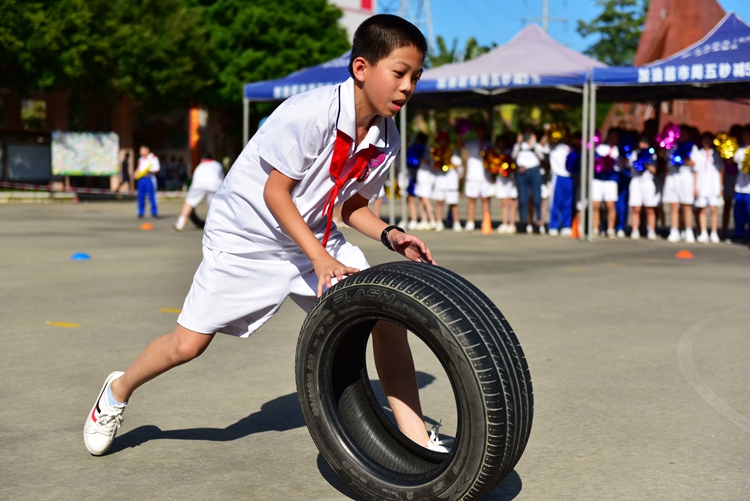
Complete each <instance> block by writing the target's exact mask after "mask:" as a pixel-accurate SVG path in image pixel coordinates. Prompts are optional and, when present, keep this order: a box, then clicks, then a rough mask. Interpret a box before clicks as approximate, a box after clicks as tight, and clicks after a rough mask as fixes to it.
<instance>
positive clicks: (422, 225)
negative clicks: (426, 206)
mask: <svg viewBox="0 0 750 501" xmlns="http://www.w3.org/2000/svg"><path fill="white" fill-rule="evenodd" d="M414 229H415V230H419V231H426V230H429V229H430V223H428V222H427V221H424V220H422V221H420V222H418V223H417V225H416V226H415V227H414Z"/></svg>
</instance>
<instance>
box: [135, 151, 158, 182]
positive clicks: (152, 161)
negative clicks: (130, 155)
mask: <svg viewBox="0 0 750 501" xmlns="http://www.w3.org/2000/svg"><path fill="white" fill-rule="evenodd" d="M160 169H161V164H160V163H159V157H157V156H156V155H154V154H153V153H149V154H148V155H146V156H145V157H140V158H139V159H138V167H136V169H135V172H136V177H138V174H139V173H142V172H147V173H149V174H156V173H157V172H159V170H160ZM144 175H145V174H144Z"/></svg>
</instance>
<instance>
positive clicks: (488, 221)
mask: <svg viewBox="0 0 750 501" xmlns="http://www.w3.org/2000/svg"><path fill="white" fill-rule="evenodd" d="M490 233H492V216H490V213H489V212H485V213H484V217H483V218H482V235H489V234H490Z"/></svg>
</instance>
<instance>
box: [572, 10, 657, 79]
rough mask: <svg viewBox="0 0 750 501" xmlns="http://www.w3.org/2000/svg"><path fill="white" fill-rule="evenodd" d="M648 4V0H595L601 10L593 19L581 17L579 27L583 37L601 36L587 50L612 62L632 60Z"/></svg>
mask: <svg viewBox="0 0 750 501" xmlns="http://www.w3.org/2000/svg"><path fill="white" fill-rule="evenodd" d="M648 4H649V0H596V5H597V6H599V7H601V8H603V11H602V13H601V14H599V15H598V16H597V17H596V18H595V19H594V20H593V21H591V22H590V23H585V22H583V21H581V20H579V21H578V27H577V28H576V31H577V32H578V34H580V35H581V36H582V37H588V36H591V35H597V36H598V37H599V40H598V41H597V42H595V43H594V44H593V45H591V47H589V48H588V49H587V50H586V51H585V53H586V54H588V55H589V56H591V57H593V58H596V59H598V60H599V61H601V62H603V63H606V64H608V65H610V66H626V65H629V64H632V63H633V59H634V58H635V51H636V49H637V48H638V41H639V40H640V38H641V33H642V32H643V24H644V23H645V21H646V12H647V11H648Z"/></svg>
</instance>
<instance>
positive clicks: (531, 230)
mask: <svg viewBox="0 0 750 501" xmlns="http://www.w3.org/2000/svg"><path fill="white" fill-rule="evenodd" d="M526 233H529V234H531V233H534V227H533V226H531V225H530V224H527V225H526Z"/></svg>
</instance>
